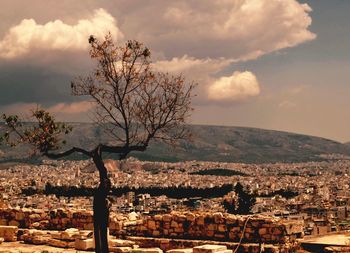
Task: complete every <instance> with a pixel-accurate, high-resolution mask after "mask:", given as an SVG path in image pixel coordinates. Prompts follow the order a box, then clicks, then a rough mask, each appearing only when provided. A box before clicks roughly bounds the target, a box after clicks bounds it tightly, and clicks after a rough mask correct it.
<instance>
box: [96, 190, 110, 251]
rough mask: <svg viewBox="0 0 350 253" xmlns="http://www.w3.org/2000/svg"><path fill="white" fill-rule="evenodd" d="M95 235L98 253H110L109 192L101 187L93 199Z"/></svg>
mask: <svg viewBox="0 0 350 253" xmlns="http://www.w3.org/2000/svg"><path fill="white" fill-rule="evenodd" d="M93 211H94V215H93V218H94V237H95V251H96V253H108V232H107V228H108V220H109V207H108V200H107V194H105V191H104V190H100V187H99V188H98V189H97V190H96V192H95V194H94V200H93Z"/></svg>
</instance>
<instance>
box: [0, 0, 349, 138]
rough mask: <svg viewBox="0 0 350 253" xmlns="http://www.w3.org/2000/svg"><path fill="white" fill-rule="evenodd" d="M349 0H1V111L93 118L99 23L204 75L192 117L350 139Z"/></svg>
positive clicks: (157, 62)
mask: <svg viewBox="0 0 350 253" xmlns="http://www.w3.org/2000/svg"><path fill="white" fill-rule="evenodd" d="M349 11H350V1H345V0H332V1H329V0H299V1H296V0H176V1H164V0H133V1H130V0H116V1H109V0H99V1H97V0H84V1H83V0H61V1H54V0H31V1H22V0H1V8H0V17H1V22H0V88H1V91H0V112H7V113H23V112H25V111H27V110H28V109H31V108H35V107H36V106H37V105H39V106H41V107H43V108H46V109H48V110H50V111H51V112H53V113H54V114H55V115H56V117H57V118H58V119H60V120H68V121H82V120H87V119H88V117H86V115H88V113H87V111H88V110H89V109H90V108H91V105H90V103H88V102H86V101H85V100H82V99H78V98H76V97H72V96H71V95H70V81H71V80H72V79H73V78H74V77H75V76H78V75H84V74H86V73H88V72H89V70H91V68H92V67H93V62H92V61H91V60H90V59H89V58H88V46H89V44H88V42H87V38H88V37H89V35H91V34H94V35H95V36H97V37H101V36H103V35H104V34H105V33H107V32H108V31H110V32H111V33H112V35H113V38H114V39H115V40H116V41H118V42H119V43H123V42H125V41H126V40H128V39H137V40H139V41H141V42H143V43H144V44H146V45H147V46H148V47H149V48H150V49H151V51H152V56H153V62H154V67H155V68H156V69H160V70H164V71H168V72H173V73H183V74H184V75H185V76H186V78H187V79H188V80H194V81H195V82H197V83H198V84H199V85H198V87H197V91H196V93H197V94H198V96H197V97H196V99H195V101H194V106H195V111H194V113H193V116H192V118H191V120H190V122H191V123H196V124H211V125H233V126H249V127H259V128H266V129H275V130H284V131H291V132H297V133H305V134H311V135H316V136H322V137H326V138H331V139H335V140H338V141H344V142H345V141H350V113H349V108H350V99H349V98H350V84H349V76H350V33H349V28H348V27H349V24H350V16H349V15H348V13H349Z"/></svg>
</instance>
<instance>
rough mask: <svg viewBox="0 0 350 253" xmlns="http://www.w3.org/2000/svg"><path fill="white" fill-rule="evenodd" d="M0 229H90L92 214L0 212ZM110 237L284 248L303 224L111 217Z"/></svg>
mask: <svg viewBox="0 0 350 253" xmlns="http://www.w3.org/2000/svg"><path fill="white" fill-rule="evenodd" d="M0 225H10V226H18V227H19V228H36V229H42V230H43V229H44V230H65V229H68V228H78V229H82V230H92V229H93V218H92V212H91V211H86V210H63V209H55V210H50V211H43V210H38V209H25V208H22V209H10V208H6V209H0ZM109 228H110V233H111V234H112V235H118V236H119V237H126V236H142V237H155V238H172V239H192V240H213V241H227V242H238V241H239V240H240V239H241V238H242V241H243V242H245V243H248V242H249V243H268V244H284V243H289V242H294V241H295V239H296V237H298V236H302V231H303V224H302V223H300V222H295V221H293V222H291V221H285V220H281V219H278V218H271V217H263V216H255V217H248V216H236V215H231V214H223V213H193V212H182V213H180V212H172V213H169V214H163V215H154V216H143V217H142V219H139V220H129V219H128V218H127V217H125V216H122V215H119V214H115V213H111V215H110V224H109Z"/></svg>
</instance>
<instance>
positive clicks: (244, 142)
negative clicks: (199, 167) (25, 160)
mask: <svg viewBox="0 0 350 253" xmlns="http://www.w3.org/2000/svg"><path fill="white" fill-rule="evenodd" d="M71 125H73V127H74V128H73V132H72V133H71V135H70V136H69V138H68V142H67V147H69V146H72V145H74V146H81V147H84V148H86V149H89V148H92V147H94V145H96V144H97V143H101V142H102V143H110V142H111V141H112V138H110V137H109V136H108V135H107V134H106V133H105V132H104V131H103V129H102V128H101V127H97V126H95V125H93V124H90V123H72V124H71ZM189 128H190V130H191V132H192V133H193V138H192V141H191V142H189V141H181V142H180V143H179V145H178V146H177V147H175V148H173V147H171V146H169V145H167V144H164V143H159V142H152V143H151V145H150V147H149V149H148V150H147V151H146V152H135V153H132V154H131V155H132V156H134V157H137V158H139V159H142V160H158V161H181V160H201V161H220V162H244V163H265V162H301V161H316V160H322V159H324V158H322V157H320V155H327V154H339V155H345V156H348V155H349V156H350V145H345V144H342V143H339V142H336V141H332V140H328V139H324V138H320V137H314V136H308V135H302V134H295V133H289V132H281V131H274V130H264V129H258V128H247V127H226V126H204V125H190V126H189ZM0 131H1V127H0ZM0 150H1V152H0V153H1V154H2V153H4V154H2V155H0V160H8V159H9V158H15V157H17V158H18V157H21V156H23V154H24V153H26V152H27V151H26V152H25V151H24V150H25V149H23V148H20V149H13V148H12V149H11V148H9V147H5V146H0ZM110 157H111V156H108V155H107V156H106V158H110ZM323 157H324V156H323ZM78 158H79V159H80V158H81V157H79V156H78V157H77V156H72V157H70V159H78ZM111 158H113V157H111Z"/></svg>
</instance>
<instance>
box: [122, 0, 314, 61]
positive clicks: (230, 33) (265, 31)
mask: <svg viewBox="0 0 350 253" xmlns="http://www.w3.org/2000/svg"><path fill="white" fill-rule="evenodd" d="M153 3H156V4H153V5H149V6H147V8H145V9H143V10H142V11H143V15H140V12H135V13H131V14H130V15H127V16H126V17H125V23H124V26H125V29H124V30H128V29H129V28H130V30H131V31H133V29H134V28H135V27H141V24H145V23H147V24H148V25H147V26H142V29H140V30H138V31H133V33H134V34H136V35H137V37H138V38H140V39H141V40H143V41H145V42H147V44H151V46H152V48H156V49H157V50H159V51H162V52H164V54H165V55H166V56H167V57H178V56H179V55H185V54H187V55H189V56H191V57H196V58H205V57H210V58H220V57H224V58H227V59H234V60H237V61H242V60H250V59H256V58H258V57H259V56H262V55H265V54H268V53H271V52H274V51H278V50H280V49H284V48H288V47H294V46H296V45H299V44H301V43H304V42H307V41H310V40H313V39H314V38H315V37H316V35H315V34H314V33H312V32H311V31H310V30H309V27H310V25H311V22H312V19H311V17H310V16H309V13H310V12H311V11H312V9H311V7H310V6H309V5H307V4H301V3H299V2H298V1H296V0H283V1H281V0H230V1H220V0H201V1H200V4H199V3H198V2H197V1H187V0H186V1H185V0H179V1H171V2H168V1H167V2H164V1H160V0H159V1H154V2H153ZM155 12H157V13H162V14H161V15H160V16H159V17H158V16H157V19H149V16H150V15H153V14H152V13H155Z"/></svg>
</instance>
